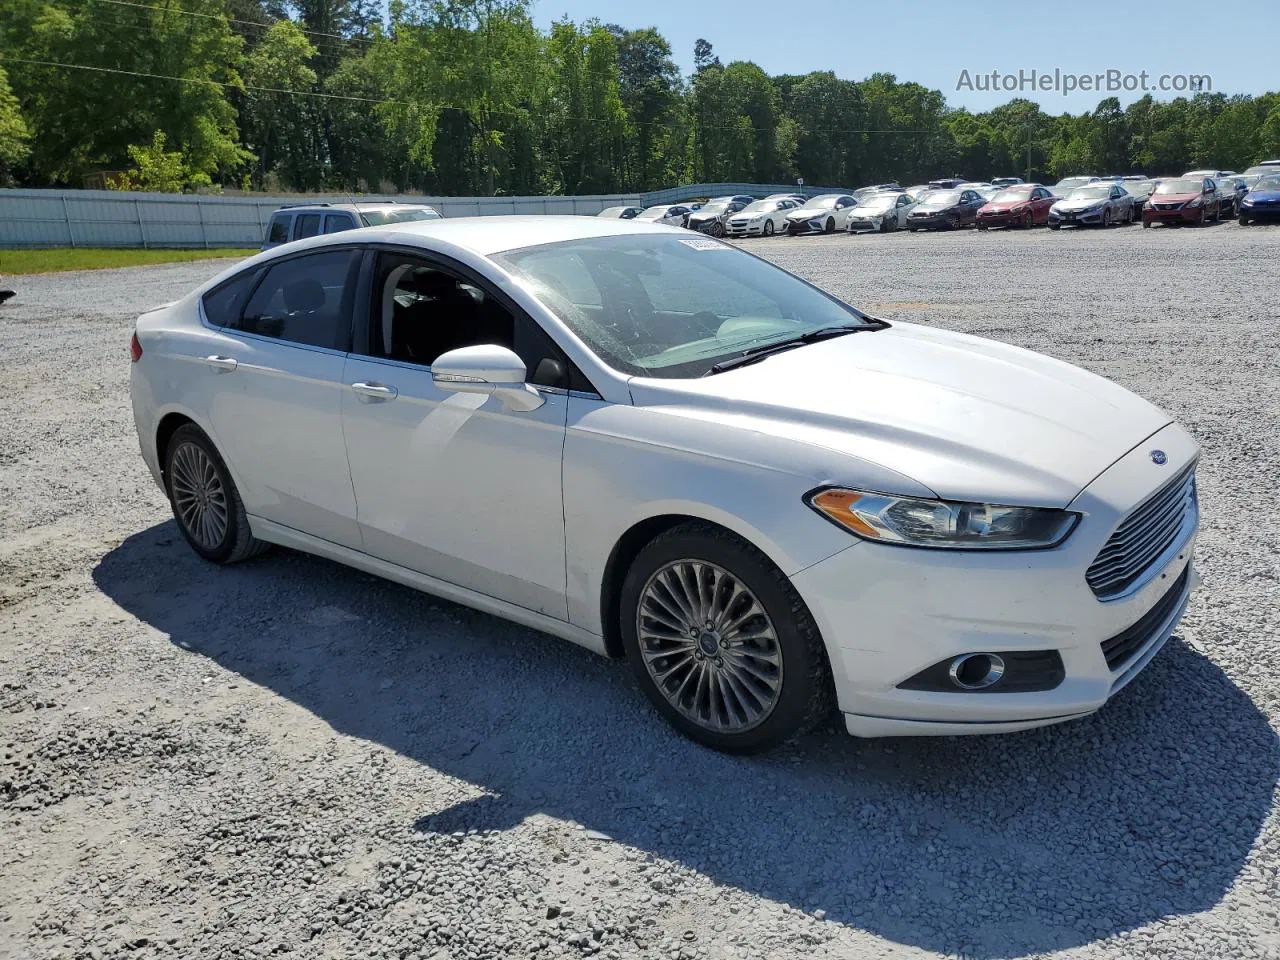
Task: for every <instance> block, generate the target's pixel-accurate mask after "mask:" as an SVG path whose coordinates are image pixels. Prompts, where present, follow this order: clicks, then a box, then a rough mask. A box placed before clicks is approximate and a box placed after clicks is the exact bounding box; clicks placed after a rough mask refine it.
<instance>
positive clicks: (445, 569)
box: [342, 251, 568, 620]
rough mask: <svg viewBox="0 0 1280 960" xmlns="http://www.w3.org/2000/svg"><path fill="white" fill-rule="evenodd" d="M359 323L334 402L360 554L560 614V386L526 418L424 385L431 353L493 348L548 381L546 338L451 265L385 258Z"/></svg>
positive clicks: (481, 399) (487, 401)
mask: <svg viewBox="0 0 1280 960" xmlns="http://www.w3.org/2000/svg"><path fill="white" fill-rule="evenodd" d="M369 326H370V330H369V335H368V337H367V342H366V343H361V342H357V344H356V349H355V350H353V352H352V354H351V356H350V357H349V358H348V360H347V364H346V370H345V372H344V380H345V383H346V389H345V391H344V393H343V398H342V419H343V428H344V431H345V433H346V444H347V456H348V459H349V461H350V464H351V482H352V485H353V486H354V488H355V497H356V505H357V516H358V518H359V524H360V531H361V535H362V537H363V539H364V550H365V552H367V553H370V554H372V555H373V556H376V557H379V558H381V559H383V560H387V561H390V562H391V563H395V564H398V565H400V566H403V567H408V568H410V569H412V570H416V571H418V572H419V573H424V574H427V575H428V576H432V577H436V578H437V579H440V580H445V581H447V582H449V583H453V584H456V585H458V586H462V587H466V588H468V589H471V590H475V591H477V592H479V593H482V594H485V595H487V596H490V597H496V598H498V599H500V600H506V601H508V602H510V603H514V604H517V605H519V606H521V607H525V608H526V609H529V610H534V611H536V612H538V613H542V614H545V615H547V616H551V617H555V618H557V619H560V620H564V619H567V611H566V607H565V554H564V543H565V531H564V509H563V503H562V496H561V476H560V473H561V461H562V457H563V451H564V436H565V418H566V415H567V399H568V397H567V393H566V391H565V390H563V389H560V388H558V387H556V386H554V385H553V386H552V387H551V388H550V389H544V390H543V391H542V393H543V397H544V399H545V401H546V402H545V403H543V404H542V405H541V406H540V407H538V409H536V410H531V411H527V412H525V411H517V410H512V409H509V408H507V407H506V406H505V405H504V404H503V403H502V401H501V400H499V399H498V398H496V397H491V396H485V395H480V394H468V393H453V392H448V391H445V390H442V389H440V388H439V387H437V386H436V385H435V384H434V383H433V382H432V378H431V362H432V361H433V360H434V359H435V358H436V357H437V356H439V355H440V354H441V353H444V352H446V351H447V350H451V349H455V348H457V347H463V346H471V345H475V344H481V343H494V344H498V345H501V346H506V347H509V348H511V349H514V350H515V351H516V352H517V353H518V354H520V356H521V357H522V358H524V359H525V362H526V364H527V365H528V366H529V378H530V382H536V381H537V380H538V378H542V379H543V380H544V381H548V380H554V379H556V378H558V377H559V376H562V375H563V372H564V365H563V361H562V360H559V359H558V358H557V357H556V356H555V354H556V348H555V347H554V345H552V343H551V341H550V339H549V338H548V337H546V335H545V334H544V333H543V332H542V331H541V330H540V329H538V328H537V327H536V324H534V322H533V321H532V320H531V319H530V318H528V317H527V316H525V315H524V314H522V313H517V312H516V311H515V310H514V309H510V308H509V307H508V306H507V305H504V302H503V301H501V300H500V299H499V298H498V297H496V296H495V295H494V293H493V291H492V290H491V289H488V288H486V287H485V286H482V285H481V282H479V280H478V278H475V277H474V276H471V275H469V274H467V273H465V272H462V271H461V270H460V269H459V268H457V267H456V265H449V264H444V263H439V262H435V261H428V260H424V259H420V258H418V257H416V256H414V255H411V254H399V253H395V252H389V251H388V252H383V253H381V254H380V255H379V258H378V262H377V267H376V270H375V273H374V283H373V306H372V309H371V310H370V322H369ZM544 360H545V361H554V362H552V363H550V365H548V364H547V363H544V362H543V361H544ZM557 364H558V366H557Z"/></svg>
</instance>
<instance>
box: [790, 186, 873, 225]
mask: <svg viewBox="0 0 1280 960" xmlns="http://www.w3.org/2000/svg"><path fill="white" fill-rule="evenodd" d="M857 205H858V201H857V200H855V199H853V197H852V196H851V195H849V194H844V193H824V194H822V195H821V196H817V197H810V198H809V199H808V200H806V201H805V202H804V205H803V206H799V207H796V208H795V209H794V210H790V211H788V212H787V229H788V230H789V231H790V232H792V233H825V232H827V227H828V225H829V226H830V229H831V230H832V231H835V230H843V229H845V227H847V226H848V225H849V215H850V214H851V213H852V212H853V210H854V208H855V207H856V206H857Z"/></svg>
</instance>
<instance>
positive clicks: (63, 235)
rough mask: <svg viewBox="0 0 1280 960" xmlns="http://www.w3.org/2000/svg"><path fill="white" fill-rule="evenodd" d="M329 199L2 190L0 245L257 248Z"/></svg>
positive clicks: (458, 207)
mask: <svg viewBox="0 0 1280 960" xmlns="http://www.w3.org/2000/svg"><path fill="white" fill-rule="evenodd" d="M797 189H798V188H797V187H795V186H793V185H790V184H758V183H757V184H752V183H695V184H687V185H685V186H681V187H671V188H669V189H666V190H655V191H652V192H650V193H646V194H611V195H597V196H581V197H414V196H395V197H391V196H382V197H379V196H362V197H360V198H358V199H359V201H360V202H376V201H378V200H397V201H399V202H401V203H426V204H430V205H431V206H433V207H435V208H436V209H437V210H439V211H440V212H441V213H442V214H444V216H446V217H487V216H495V215H500V214H531V215H544V214H576V215H579V216H594V215H595V214H597V213H599V212H600V211H601V210H603V209H605V208H606V207H618V206H637V207H650V206H654V205H657V204H663V203H673V204H674V203H680V202H684V201H688V200H693V199H695V198H697V197H716V196H725V195H730V194H738V193H745V194H750V195H751V196H755V197H762V196H765V195H767V194H770V193H790V192H796V191H797ZM844 191H845V188H840V187H805V188H803V190H802V191H800V192H803V193H805V194H807V195H810V196H812V195H814V194H818V193H832V192H844ZM317 201H327V202H330V203H341V202H343V198H341V197H339V196H335V195H333V194H328V195H325V196H324V197H314V198H308V197H305V196H290V197H256V196H255V197H245V196H234V197H224V196H194V195H183V194H160V193H128V192H119V191H114V190H0V248H3V247H68V246H76V247H195V248H199V247H256V246H258V245H260V244H261V243H262V238H263V236H264V235H265V233H266V226H267V222H268V221H269V220H270V219H271V214H272V213H273V212H274V211H275V210H277V209H279V208H280V207H282V206H284V205H286V204H299V203H307V202H317Z"/></svg>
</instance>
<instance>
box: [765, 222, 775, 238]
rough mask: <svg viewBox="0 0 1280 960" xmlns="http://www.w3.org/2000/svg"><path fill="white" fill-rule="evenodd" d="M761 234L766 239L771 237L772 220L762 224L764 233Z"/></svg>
mask: <svg viewBox="0 0 1280 960" xmlns="http://www.w3.org/2000/svg"><path fill="white" fill-rule="evenodd" d="M763 232H764V235H765V236H766V237H772V236H773V221H772V220H766V221H765V222H764V231H763Z"/></svg>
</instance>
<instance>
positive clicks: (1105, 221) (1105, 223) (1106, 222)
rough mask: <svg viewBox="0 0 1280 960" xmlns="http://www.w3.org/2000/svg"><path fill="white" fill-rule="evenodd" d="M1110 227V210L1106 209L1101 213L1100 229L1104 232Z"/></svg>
mask: <svg viewBox="0 0 1280 960" xmlns="http://www.w3.org/2000/svg"><path fill="white" fill-rule="evenodd" d="M1109 226H1111V208H1110V207H1108V208H1107V209H1106V210H1103V211H1102V229H1103V230H1105V229H1107V227H1109Z"/></svg>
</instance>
